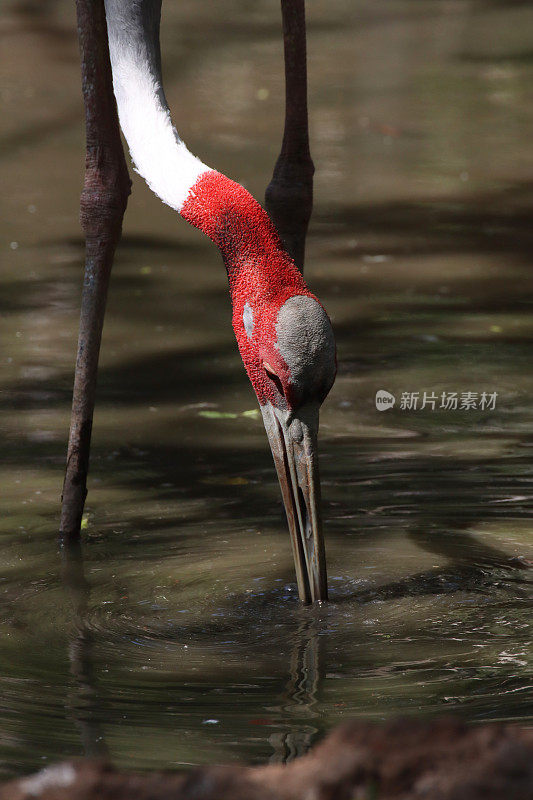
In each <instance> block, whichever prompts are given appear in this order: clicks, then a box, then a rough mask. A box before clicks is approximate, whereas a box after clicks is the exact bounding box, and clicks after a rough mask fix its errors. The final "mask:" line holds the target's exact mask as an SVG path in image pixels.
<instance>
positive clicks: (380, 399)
mask: <svg viewBox="0 0 533 800" xmlns="http://www.w3.org/2000/svg"><path fill="white" fill-rule="evenodd" d="M395 402H396V398H395V397H394V395H393V394H391V393H390V392H386V391H385V389H378V391H377V392H376V408H377V410H378V411H388V410H389V409H390V408H393V406H394V403H395Z"/></svg>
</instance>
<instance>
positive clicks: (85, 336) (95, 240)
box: [60, 0, 131, 540]
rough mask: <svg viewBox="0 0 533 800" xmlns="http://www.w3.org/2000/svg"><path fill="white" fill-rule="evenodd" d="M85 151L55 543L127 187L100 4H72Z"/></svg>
mask: <svg viewBox="0 0 533 800" xmlns="http://www.w3.org/2000/svg"><path fill="white" fill-rule="evenodd" d="M76 8H77V14H78V36H79V41H80V51H81V69H82V86H83V99H84V102H85V126H86V136H87V151H86V162H85V182H84V186H83V191H82V195H81V206H80V208H81V210H80V220H81V225H82V228H83V231H84V233H85V245H86V247H85V280H84V283H83V293H82V300H81V317H80V332H79V339H78V356H77V360H76V374H75V378H74V396H73V400H72V416H71V421H70V437H69V445H68V454H67V471H66V475H65V483H64V485H63V497H62V509H61V526H60V531H61V536H62V537H63V539H66V540H72V539H76V538H78V537H79V535H80V525H81V518H82V514H83V506H84V503H85V497H86V495H87V471H88V468H89V450H90V444H91V428H92V421H93V410H94V397H95V389H96V373H97V369H98V355H99V352H100V341H101V338H102V327H103V324H104V313H105V305H106V298H107V288H108V285H109V275H110V273H111V267H112V264H113V256H114V253H115V247H116V245H117V242H118V240H119V238H120V233H121V229H122V218H123V216H124V211H125V210H126V203H127V200H128V195H129V193H130V186H131V182H130V179H129V175H128V169H127V167H126V161H125V158H124V152H123V150H122V143H121V141H120V133H119V126H118V118H117V110H116V105H115V98H114V96H113V86H112V77H111V64H110V62H109V49H108V44H107V27H106V21H105V10H104V3H103V0H76Z"/></svg>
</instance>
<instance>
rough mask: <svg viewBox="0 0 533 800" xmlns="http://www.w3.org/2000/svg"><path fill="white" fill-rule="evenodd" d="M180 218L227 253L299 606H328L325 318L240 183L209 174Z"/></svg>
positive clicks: (330, 345)
mask: <svg viewBox="0 0 533 800" xmlns="http://www.w3.org/2000/svg"><path fill="white" fill-rule="evenodd" d="M181 215H182V216H183V217H185V219H187V220H188V221H189V222H191V223H192V224H193V225H195V226H196V227H197V228H200V229H201V230H202V231H203V232H204V233H206V234H207V235H208V236H209V237H210V238H211V239H212V240H213V241H214V242H215V243H216V245H217V246H218V247H219V249H220V251H221V253H222V257H223V259H224V263H225V265H226V269H227V272H228V278H229V284H230V292H231V299H232V302H233V329H234V331H235V335H236V337H237V343H238V345H239V350H240V353H241V356H242V360H243V362H244V366H245V367H246V371H247V373H248V376H249V378H250V381H251V382H252V386H253V387H254V390H255V393H256V395H257V398H258V400H259V403H260V406H261V411H262V414H263V421H264V424H265V428H266V432H267V435H268V438H269V441H270V447H271V449H272V455H273V456H274V462H275V464H276V469H277V473H278V478H279V482H280V486H281V491H282V495H283V501H284V504H285V511H286V513H287V520H288V523H289V530H290V533H291V541H292V547H293V554H294V559H295V565H296V574H297V578H298V589H299V593H300V597H301V599H302V600H304V602H310V601H312V600H325V599H326V598H327V581H326V562H325V554H324V541H323V537H322V524H321V518H320V481H319V477H318V462H317V434H318V412H319V408H320V405H321V404H322V402H323V400H324V398H325V397H326V395H327V394H328V392H329V390H330V389H331V386H332V385H333V381H334V379H335V372H336V358H335V340H334V337H333V331H332V329H331V324H330V321H329V318H328V315H327V314H326V312H325V311H324V309H323V307H322V306H321V304H320V303H319V302H318V300H317V298H316V297H315V296H314V295H312V294H311V292H310V291H309V289H308V288H307V286H306V284H305V281H304V280H303V278H302V276H301V274H300V272H299V271H298V270H297V268H296V267H295V265H294V262H293V261H292V259H291V258H290V257H289V256H288V254H287V253H286V252H285V251H284V249H283V247H282V245H281V243H280V240H279V238H278V235H277V233H276V231H275V229H274V226H273V225H272V223H271V221H270V219H269V217H268V215H267V214H266V212H265V211H264V210H263V209H262V208H261V206H260V205H259V203H257V202H256V201H255V200H254V198H253V197H252V196H251V195H250V194H249V192H247V191H246V190H245V189H243V187H242V186H240V185H239V184H238V183H235V182H234V181H231V180H229V179H228V178H226V177H225V176H224V175H221V174H220V173H218V172H214V171H212V170H209V171H208V172H205V173H203V174H202V175H201V176H200V177H199V178H198V180H197V182H196V183H195V185H194V186H193V188H192V189H191V192H190V194H189V196H188V198H187V200H186V201H185V204H184V205H183V207H182V209H181Z"/></svg>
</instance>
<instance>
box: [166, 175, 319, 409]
mask: <svg viewBox="0 0 533 800" xmlns="http://www.w3.org/2000/svg"><path fill="white" fill-rule="evenodd" d="M180 213H181V216H182V217H183V218H184V219H186V220H187V221H188V222H190V223H191V224H192V225H194V226H195V227H196V228H199V229H200V230H201V231H203V233H205V234H206V236H209V238H210V239H211V240H212V241H213V242H214V243H215V244H216V246H217V247H218V248H219V250H220V252H221V253H222V258H223V260H224V265H225V267H226V271H227V273H228V280H229V288H230V294H231V300H232V303H233V320H232V321H233V330H234V331H235V336H236V337H237V344H238V346H239V350H240V353H241V357H242V360H243V362H244V366H245V368H246V372H247V373H248V377H249V378H250V381H251V383H252V386H253V387H254V390H255V393H256V395H257V398H258V400H259V403H260V404H261V405H264V404H265V403H267V402H268V401H270V402H271V403H272V404H273V405H276V406H279V407H284V406H285V407H286V406H288V407H293V402H291V400H292V399H293V398H292V397H291V395H292V393H291V385H290V370H289V367H288V366H287V364H286V363H285V361H284V360H283V358H282V357H281V354H280V352H279V350H278V349H277V346H276V344H277V336H276V328H275V324H276V320H277V316H278V312H279V310H280V308H281V307H282V305H283V304H284V303H285V302H286V301H287V300H288V299H289V297H294V296H295V295H304V296H305V297H312V298H314V299H315V300H316V299H317V298H316V297H315V296H314V295H313V294H312V293H311V292H310V291H309V289H308V288H307V285H306V283H305V281H304V279H303V277H302V275H301V273H300V272H299V270H298V269H297V267H296V266H295V264H294V262H293V260H292V259H291V258H290V256H289V255H288V254H287V253H286V252H285V250H284V249H283V246H282V244H281V242H280V240H279V237H278V234H277V232H276V229H275V228H274V225H273V224H272V222H271V220H270V217H269V216H268V214H267V213H266V211H265V210H264V209H263V208H262V207H261V206H260V205H259V203H258V202H257V200H255V199H254V198H253V197H252V195H251V194H250V193H249V192H247V191H246V189H244V188H243V187H242V186H241V185H240V184H238V183H235V181H232V180H230V179H229V178H226V176H225V175H222V174H221V173H220V172H215V171H209V172H205V173H204V174H203V175H201V176H200V177H199V178H198V180H197V181H196V183H195V184H194V186H193V187H192V189H191V190H190V192H189V195H188V197H187V200H186V201H185V203H184V205H183V207H182V209H181V212H180ZM246 303H249V305H250V306H251V308H252V311H253V318H254V327H253V332H252V337H251V339H249V338H248V335H247V333H246V330H245V328H244V322H243V312H244V306H245V304H246ZM264 363H266V364H268V365H269V366H270V367H271V368H272V370H273V371H274V372H275V373H276V375H277V376H278V377H279V379H280V381H281V383H282V384H283V389H284V395H285V397H281V396H280V393H279V392H278V390H277V389H276V386H275V384H274V383H273V381H272V380H271V379H269V378H268V376H267V374H266V373H265V368H264V366H263V364H264Z"/></svg>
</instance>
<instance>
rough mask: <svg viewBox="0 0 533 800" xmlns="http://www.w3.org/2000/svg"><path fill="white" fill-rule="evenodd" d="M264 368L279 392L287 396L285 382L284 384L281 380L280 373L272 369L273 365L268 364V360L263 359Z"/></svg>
mask: <svg viewBox="0 0 533 800" xmlns="http://www.w3.org/2000/svg"><path fill="white" fill-rule="evenodd" d="M263 368H264V370H265V372H266V374H267V376H268V377H269V378H270V380H271V381H272V383H273V384H274V386H275V387H276V389H277V390H278V392H279V393H280V395H281V396H282V397H285V391H284V389H283V384H282V382H281V380H280V377H279V375H277V374H276V373H275V372H274V370H273V369H272V367H271V366H270V364H267V362H266V361H263Z"/></svg>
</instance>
